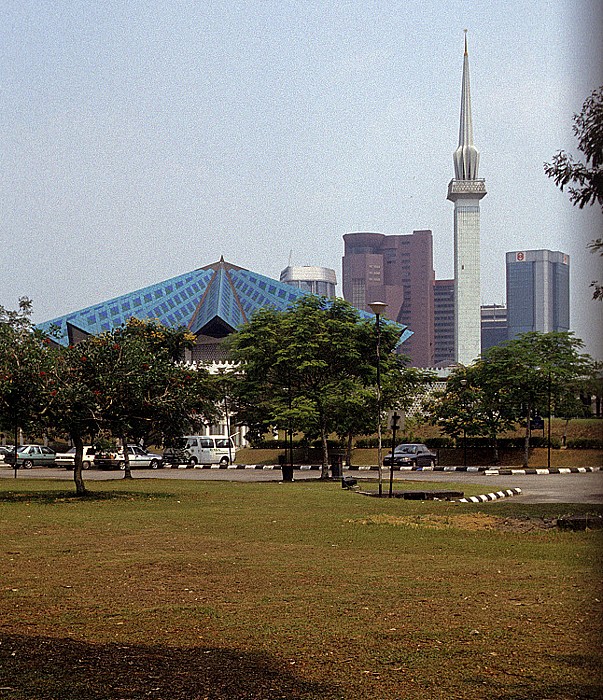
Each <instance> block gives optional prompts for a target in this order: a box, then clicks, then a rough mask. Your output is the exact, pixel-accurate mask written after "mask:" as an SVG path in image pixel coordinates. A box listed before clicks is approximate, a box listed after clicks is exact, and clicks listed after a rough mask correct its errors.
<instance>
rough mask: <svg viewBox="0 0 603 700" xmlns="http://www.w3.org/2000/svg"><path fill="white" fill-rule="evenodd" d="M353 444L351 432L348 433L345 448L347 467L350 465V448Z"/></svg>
mask: <svg viewBox="0 0 603 700" xmlns="http://www.w3.org/2000/svg"><path fill="white" fill-rule="evenodd" d="M353 446H354V436H353V435H352V433H348V439H347V444H346V448H345V464H346V466H347V467H348V469H349V468H350V467H351V466H352V449H353Z"/></svg>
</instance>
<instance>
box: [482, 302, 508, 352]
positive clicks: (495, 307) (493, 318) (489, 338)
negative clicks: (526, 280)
mask: <svg viewBox="0 0 603 700" xmlns="http://www.w3.org/2000/svg"><path fill="white" fill-rule="evenodd" d="M481 315H482V352H484V351H485V350H488V348H491V347H493V346H494V345H500V344H501V343H504V342H505V341H506V340H507V338H508V327H507V307H506V306H502V305H501V304H484V305H483V306H482V309H481Z"/></svg>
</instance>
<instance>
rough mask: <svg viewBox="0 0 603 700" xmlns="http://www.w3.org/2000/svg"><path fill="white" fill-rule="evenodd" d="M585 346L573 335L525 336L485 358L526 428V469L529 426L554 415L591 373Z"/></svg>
mask: <svg viewBox="0 0 603 700" xmlns="http://www.w3.org/2000/svg"><path fill="white" fill-rule="evenodd" d="M583 345H584V344H583V343H582V341H581V340H579V339H578V338H575V337H574V336H573V334H572V333H567V332H564V333H559V332H555V333H537V332H530V333H523V334H521V335H520V336H518V337H517V338H515V339H514V340H511V341H509V342H508V343H506V344H505V345H499V346H494V347H492V348H490V349H489V350H488V351H486V353H484V355H483V356H482V358H483V361H484V362H485V363H487V364H488V367H489V372H490V376H491V378H492V382H493V384H494V385H496V384H498V385H501V384H503V383H504V384H505V385H506V391H507V393H506V398H505V400H506V401H507V402H508V408H509V410H510V411H511V415H512V416H513V417H514V418H515V420H516V421H520V420H523V422H524V425H525V439H524V457H523V464H524V467H527V466H528V458H529V449H530V434H531V428H530V422H531V419H532V418H533V416H534V415H535V413H536V412H541V413H548V411H549V406H550V408H551V412H554V408H555V406H556V405H561V402H562V401H563V399H564V396H565V394H566V393H568V392H570V393H571V392H574V391H575V392H577V391H578V384H579V382H580V381H581V380H582V379H584V378H585V377H587V376H589V375H590V374H591V373H592V363H591V359H590V357H589V356H588V355H586V354H582V353H580V349H581V348H582V347H583Z"/></svg>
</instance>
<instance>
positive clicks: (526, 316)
mask: <svg viewBox="0 0 603 700" xmlns="http://www.w3.org/2000/svg"><path fill="white" fill-rule="evenodd" d="M506 272H507V274H506V277H507V317H508V326H509V331H508V337H509V339H513V338H515V337H516V336H517V335H518V334H520V333H527V332H529V331H539V332H541V333H549V332H551V331H568V330H569V328H570V312H569V274H570V260H569V255H567V254H565V253H561V252H559V251H552V250H518V251H512V252H509V253H507V255H506Z"/></svg>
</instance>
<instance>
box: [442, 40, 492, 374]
mask: <svg viewBox="0 0 603 700" xmlns="http://www.w3.org/2000/svg"><path fill="white" fill-rule="evenodd" d="M453 159H454V179H453V180H451V181H450V184H449V185H448V199H449V200H450V201H451V202H454V298H455V311H454V346H455V360H456V361H457V362H459V363H461V364H463V365H468V364H470V363H471V362H473V360H475V359H476V358H477V357H478V356H479V354H480V349H481V321H480V301H481V293H480V257H479V256H480V221H479V201H480V199H482V197H485V195H486V183H485V180H483V179H481V180H480V179H479V178H478V176H477V175H478V168H479V151H478V150H477V148H476V147H475V146H474V145H473V124H472V121H471V94H470V90H469V55H468V52H467V33H466V32H465V54H464V58H463V82H462V89H461V116H460V127H459V145H458V148H457V149H456V151H455V152H454V155H453Z"/></svg>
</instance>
